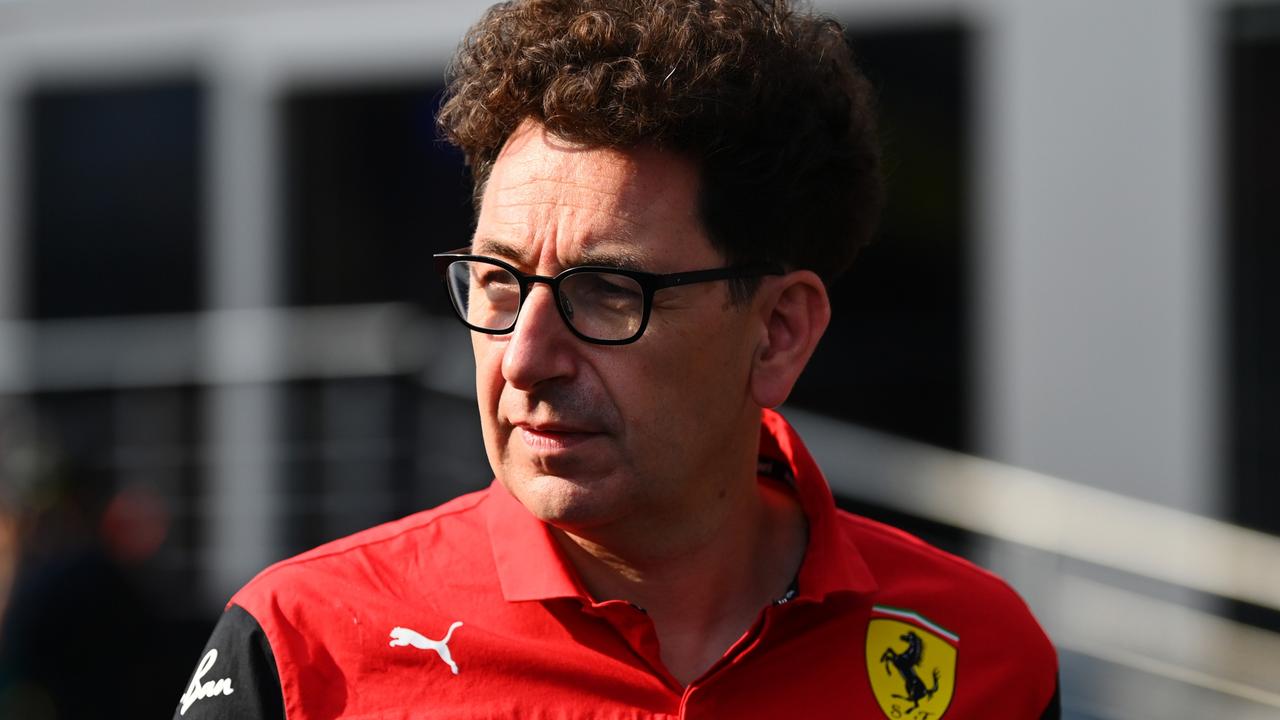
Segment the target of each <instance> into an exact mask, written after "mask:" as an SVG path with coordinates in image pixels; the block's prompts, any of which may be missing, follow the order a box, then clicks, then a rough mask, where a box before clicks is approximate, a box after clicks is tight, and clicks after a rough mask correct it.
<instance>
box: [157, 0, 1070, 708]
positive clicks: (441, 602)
mask: <svg viewBox="0 0 1280 720" xmlns="http://www.w3.org/2000/svg"><path fill="white" fill-rule="evenodd" d="M868 95H869V91H868V89H867V84H866V82H865V80H864V79H863V78H862V77H861V75H860V74H858V72H857V71H856V70H855V68H854V67H853V65H852V61H851V59H850V57H849V52H848V50H847V48H846V47H845V44H844V41H843V38H842V35H841V32H840V29H839V27H838V26H836V25H835V24H834V23H830V22H826V21H822V20H818V19H815V18H813V17H811V16H808V15H805V14H800V13H796V12H793V11H792V10H791V9H790V8H789V7H788V6H787V5H786V3H785V2H783V1H782V0H777V1H776V2H763V1H761V0H754V1H753V0H705V1H703V2H689V1H688V0H517V2H514V3H510V4H506V5H502V6H498V7H496V8H494V9H492V10H491V11H490V12H489V13H488V14H487V15H486V16H485V17H484V18H483V19H482V20H481V21H480V23H479V24H478V25H477V26H476V27H475V28H473V29H472V31H471V32H470V34H469V35H468V36H467V38H466V40H465V41H464V43H463V45H462V47H461V49H460V50H459V55H458V58H457V59H456V61H455V65H454V75H453V78H452V81H451V86H450V96H449V99H448V101H447V102H446V104H445V105H444V107H443V108H442V111H441V114H440V123H441V126H442V127H443V128H444V130H445V131H446V133H447V134H448V136H449V137H450V138H451V139H452V140H453V141H454V142H455V143H457V144H458V145H459V146H460V147H461V148H462V149H463V151H464V152H465V153H466V155H467V159H468V162H469V164H470V165H471V168H472V171H473V173H474V176H475V178H474V179H475V182H476V195H477V208H478V218H477V223H476V230H475V234H474V237H473V238H472V241H471V244H470V245H469V247H467V248H464V249H461V250H458V251H455V252H452V253H445V254H442V255H439V256H437V265H438V269H439V271H440V272H441V273H442V274H443V275H444V277H445V281H446V288H447V290H448V292H449V294H450V296H451V298H452V300H453V303H454V306H455V308H456V310H457V311H458V314H459V317H460V318H461V319H462V320H463V322H464V323H465V324H466V325H467V326H468V327H470V328H471V330H472V341H473V351H474V355H475V363H476V388H477V395H478V399H479V406H480V416H481V424H482V428H483V434H484V440H485V446H486V449H487V452H488V457H489V461H490V463H491V465H492V467H493V470H494V474H495V476H496V480H495V482H494V483H493V485H492V486H491V487H490V488H489V489H488V490H485V491H483V492H479V493H475V494H471V495H468V496H465V497H462V498H459V499H457V500H455V501H453V502H450V503H448V504H446V505H444V506H442V507H439V508H436V509H434V510H430V511H427V512H424V513H419V514H418V515H414V516H410V517H408V518H405V519H402V520H399V521H396V522H393V523H390V524H388V525H384V526H381V527H378V528H374V529H373V530H369V531H366V532H364V533H360V534H357V535H355V536H352V537H349V538H346V539H343V540H339V541H337V542H335V543H331V544H329V545H326V546H323V547H321V548H318V549H316V550H313V551H311V552H309V553H305V554H303V555H301V556H299V557H297V558H294V559H291V560H287V561H285V562H283V563H280V564H277V565H275V566H274V567H272V568H270V569H268V570H266V571H265V572H264V573H262V574H261V575H260V576H259V577H258V578H256V579H255V580H254V581H253V582H251V583H250V584H249V585H248V586H247V587H246V588H244V589H243V590H242V591H240V592H239V593H238V594H237V595H236V596H235V597H234V598H232V601H231V603H230V604H229V605H228V610H227V612H226V614H225V615H224V616H223V618H222V620H221V622H220V623H219V625H218V628H217V629H216V630H215V631H214V634H213V638H212V639H211V640H210V643H209V646H208V647H207V648H206V652H205V653H204V654H203V655H202V657H201V659H200V661H199V663H198V666H197V669H196V671H195V673H194V675H193V677H192V679H191V681H190V684H189V686H188V687H187V689H186V692H185V693H184V694H183V696H182V700H181V702H180V704H179V707H178V710H177V712H176V714H175V717H182V718H187V717H281V716H282V715H287V717H289V718H290V719H291V720H298V719H300V718H321V717H326V718H327V717H467V718H478V717H484V718H489V717H537V718H541V717H547V718H552V717H554V718H624V717H625V718H637V717H668V716H672V717H675V716H679V717H688V718H744V717H745V718H752V717H803V718H810V717H819V718H822V717H833V718H835V717H839V718H848V717H861V718H874V717H881V716H885V717H891V718H917V719H919V720H936V719H937V718H940V717H942V716H943V715H944V714H946V716H947V717H948V718H967V717H981V718H1039V717H1056V715H1057V699H1056V698H1057V693H1056V660H1055V656H1054V652H1053V648H1052V646H1051V645H1050V644H1049V643H1048V641H1047V639H1046V638H1045V636H1044V634H1043V633H1042V632H1041V630H1040V628H1039V627H1038V625H1037V624H1036V622H1035V620H1034V619H1033V618H1032V617H1031V615H1030V614H1029V612H1028V611H1027V609H1026V606H1025V605H1024V604H1023V603H1022V601H1021V600H1020V599H1019V598H1018V597H1017V596H1016V595H1015V594H1014V593H1013V592H1012V591H1011V590H1010V589H1009V588H1008V587H1007V586H1005V585H1004V584H1003V583H1002V582H1001V581H999V580H998V579H996V578H994V577H993V576H991V575H989V574H987V573H985V572H983V571H981V570H979V569H977V568H975V567H974V566H972V565H970V564H968V563H966V562H965V561H963V560H960V559H957V558H954V557H952V556H949V555H946V554H944V553H942V552H940V551H938V550H935V549H933V548H930V547H928V546H926V545H924V544H923V543H921V542H919V541H918V540H916V539H914V538H912V537H910V536H907V535H905V534H903V533H901V532H898V531H895V530H892V529H889V528H886V527H884V526H881V525H879V524H876V523H874V522H871V521H869V520H866V519H862V518H858V517H854V516H851V515H848V514H846V513H843V512H839V511H837V510H836V509H835V507H834V505H833V502H832V498H831V494H830V491H829V490H828V489H827V486H826V484H825V481H824V480H823V478H822V476H821V473H820V472H819V470H818V468H817V467H816V466H815V464H814V462H813V460H812V459H811V457H810V456H809V454H808V452H807V451H806V450H805V448H804V445H803V444H802V443H801V441H800V439H799V438H798V437H797V436H796V434H795V433H794V432H793V431H792V430H791V428H790V427H789V426H788V425H787V424H786V422H785V421H784V420H783V419H782V418H781V417H780V416H779V415H777V414H775V413H774V412H772V411H771V410H769V409H768V408H772V407H775V406H777V405H779V404H780V403H782V402H783V400H785V399H786V397H787V395H788V393H789V392H790V390H791V388H792V386H793V385H794V383H795V382H796V379H797V377H798V376H799V375H800V373H801V371H802V370H803V369H804V366H805V364H806V363H807V361H808V359H809V357H810V355H811V354H812V352H813V350H814V347H815V346H816V345H817V343H818V341H819V339H820V337H821V336H822V334H823V332H824V330H825V329H826V326H827V323H828V319H829V316H830V306H829V303H828V299H827V292H826V284H827V283H828V282H829V281H830V280H831V279H833V278H834V277H835V276H836V275H838V274H839V273H840V272H841V271H842V270H843V269H844V268H845V267H847V266H848V264H849V263H850V262H851V261H852V259H853V256H854V254H855V253H856V251H857V249H858V247H859V246H860V245H862V244H863V243H864V242H865V241H866V239H867V237H868V236H869V234H870V232H871V228H872V225H873V221H874V215H875V211H876V209H877V207H878V204H879V194H878V193H879V186H878V182H877V173H878V167H877V155H876V151H875V142H874V138H873V132H872V120H871V113H870V110H869V105H870V102H869V97H868Z"/></svg>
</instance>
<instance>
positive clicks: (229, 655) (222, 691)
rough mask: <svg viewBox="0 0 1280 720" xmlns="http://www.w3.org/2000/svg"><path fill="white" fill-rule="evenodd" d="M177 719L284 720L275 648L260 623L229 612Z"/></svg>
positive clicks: (235, 607) (189, 684)
mask: <svg viewBox="0 0 1280 720" xmlns="http://www.w3.org/2000/svg"><path fill="white" fill-rule="evenodd" d="M173 718H174V720H209V719H211V718H219V719H222V718H226V719H231V718H247V719H248V720H284V699H283V696H282V694H281V692H280V673H279V671H278V670H276V660H275V656H274V655H273V654H272V652H271V645H270V644H269V643H268V642H267V636H266V633H264V632H262V627H261V626H259V625H258V621H257V620H255V619H254V618H253V616H252V615H250V614H249V613H248V612H246V611H245V610H244V609H243V608H241V607H240V606H239V605H232V606H231V607H229V608H227V611H226V612H224V613H223V614H222V617H221V618H219V620H218V624H217V626H216V627H214V628H213V635H212V636H210V638H209V642H208V644H206V645H205V647H204V651H203V652H201V653H200V659H199V661H198V662H197V663H196V669H195V672H194V673H192V675H191V679H190V680H188V681H187V687H186V688H185V689H184V690H183V692H182V697H181V699H179V700H178V707H177V709H176V710H174V713H173Z"/></svg>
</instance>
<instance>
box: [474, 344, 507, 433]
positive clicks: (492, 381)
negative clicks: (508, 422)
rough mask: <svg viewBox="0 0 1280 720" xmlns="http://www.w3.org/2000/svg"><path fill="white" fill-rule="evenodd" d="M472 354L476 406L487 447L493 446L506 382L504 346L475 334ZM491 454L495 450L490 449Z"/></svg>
mask: <svg viewBox="0 0 1280 720" xmlns="http://www.w3.org/2000/svg"><path fill="white" fill-rule="evenodd" d="M473 335H475V337H474V338H473V339H472V352H473V355H474V357H475V363H476V404H477V406H478V408H479V410H480V423H481V426H482V428H483V429H484V434H485V441H486V444H487V445H492V442H493V441H494V440H495V439H496V434H497V432H498V426H499V423H498V403H499V401H500V400H501V398H502V389H503V386H504V385H505V381H504V379H503V377H502V346H501V344H499V343H495V342H493V341H492V340H490V339H488V338H486V337H484V336H483V335H480V334H479V333H473ZM489 449H490V452H492V451H493V448H492V447H490V448H489Z"/></svg>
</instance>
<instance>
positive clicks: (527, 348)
mask: <svg viewBox="0 0 1280 720" xmlns="http://www.w3.org/2000/svg"><path fill="white" fill-rule="evenodd" d="M697 192H698V176H697V172H696V169H695V168H694V166H693V165H692V164H690V163H688V162H686V161H684V160H683V159H682V158H679V157H677V156H674V155H671V154H667V153H664V152H661V151H657V150H653V149H648V148H640V149H635V150H631V151H626V152H623V151H617V150H607V149H582V148H579V147H575V146H572V145H570V144H569V143H566V142H563V141H561V140H559V139H558V138H556V137H554V136H552V135H549V134H548V133H546V132H545V131H544V129H543V128H542V127H541V126H540V125H537V124H534V123H526V124H525V125H522V126H521V127H520V129H518V130H517V131H516V132H515V133H514V134H513V135H512V137H511V139H510V140H508V142H507V145H506V147H505V148H504V149H503V151H502V154H501V155H500V156H499V158H498V160H497V162H496V163H495V164H494V166H493V170H492V173H491V174H490V177H489V181H488V184H487V186H486V188H485V192H484V197H483V201H482V205H481V210H480V216H479V219H478V222H477V227H476V234H475V238H474V241H473V244H472V252H473V253H476V254H480V255H488V256H491V257H500V258H502V259H504V260H506V261H508V262H510V263H511V264H513V265H515V266H516V267H518V268H520V269H521V270H522V271H524V272H526V273H536V274H539V275H556V274H558V273H559V272H561V271H563V270H564V269H566V268H569V267H573V266H576V265H589V264H604V265H618V264H622V265H625V266H627V267H630V268H632V269H638V270H645V271H649V272H658V273H669V272H682V271H689V270H701V269H705V268H713V267H719V266H721V265H723V264H724V258H723V257H721V255H720V254H719V253H718V252H717V251H715V250H714V249H713V248H712V246H711V244H710V242H709V241H708V239H707V237H706V233H705V231H704V230H703V228H702V223H701V221H700V220H699V219H698V215H697ZM751 317H752V312H751V311H750V310H749V308H747V307H738V306H734V305H731V304H730V303H729V288H728V286H727V283H725V282H713V283H706V284H699V285H690V286H687V287H680V288H670V289H665V290H659V291H658V292H657V293H656V295H655V296H654V301H653V312H652V315H651V317H650V320H649V325H648V328H647V329H646V330H645V332H644V335H643V336H641V337H640V339H639V340H637V341H636V342H634V343H632V344H629V345H621V346H604V345H593V344H589V343H587V342H584V341H582V340H580V339H578V338H577V337H575V336H574V335H573V334H572V333H571V332H570V330H569V329H568V328H567V327H566V326H565V324H564V321H563V320H562V319H561V317H560V315H559V314H558V313H557V310H556V308H555V304H554V299H553V298H552V293H551V290H550V287H549V286H547V285H545V284H535V285H534V286H533V287H532V290H531V291H530V294H529V296H528V298H527V299H526V300H525V303H524V306H523V307H522V309H521V311H520V316H519V319H518V321H517V323H516V327H515V329H514V331H513V332H512V333H511V334H509V335H484V334H481V333H473V334H472V345H473V349H474V351H475V360H476V389H477V392H478V396H479V404H480V414H481V420H482V424H483V429H484V439H485V447H486V450H487V453H488V456H489V462H490V463H491V464H492V466H493V469H494V472H495V474H496V475H497V477H498V479H499V480H500V481H501V482H502V483H503V484H504V485H505V486H506V487H507V489H508V490H509V491H510V492H511V493H512V495H514V496H515V497H516V498H517V499H518V500H520V502H521V503H522V504H524V506H525V507H526V508H528V509H529V510H530V511H531V512H532V513H533V514H534V515H536V516H537V517H539V518H541V519H543V520H545V521H547V522H550V523H552V524H553V525H556V526H557V527H559V528H561V529H563V530H566V531H569V532H577V533H590V532H600V531H602V530H605V529H608V528H626V527H630V528H632V529H634V528H637V527H644V528H652V531H654V532H661V531H662V528H663V527H664V526H667V525H669V524H671V523H680V522H687V521H688V519H689V518H693V517H697V513H699V512H700V511H702V510H708V509H710V508H711V507H712V506H714V504H715V499H716V498H718V497H719V498H723V497H724V484H725V482H727V480H726V475H728V474H729V471H730V470H731V468H729V467H727V462H726V456H733V454H734V451H735V450H740V449H741V448H742V447H744V443H747V442H754V433H755V432H756V427H757V423H758V418H759V415H758V412H759V410H758V408H755V407H754V406H753V405H752V404H751V401H750V394H749V392H748V379H749V375H750V367H751V359H752V353H753V351H754V348H755V346H756V342H757V340H756V335H755V334H753V333H754V332H755V325H754V324H753V323H752V321H751ZM739 454H740V453H739ZM732 470H733V471H735V472H736V471H737V468H732Z"/></svg>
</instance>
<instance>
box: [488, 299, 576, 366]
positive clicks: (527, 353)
mask: <svg viewBox="0 0 1280 720" xmlns="http://www.w3.org/2000/svg"><path fill="white" fill-rule="evenodd" d="M577 344H578V342H577V338H575V337H574V336H573V333H571V332H570V331H569V328H568V327H566V326H565V324H564V320H563V319H562V318H561V317H560V314H559V311H557V310H556V300H555V295H554V293H552V292H551V288H550V287H544V286H540V285H534V286H533V288H532V289H531V290H530V291H529V295H528V297H526V298H525V299H524V304H522V305H521V306H520V315H519V316H518V317H517V318H516V326H515V328H514V329H512V331H511V334H510V335H508V336H507V346H506V349H505V350H504V351H503V356H502V376H503V378H505V379H506V381H507V383H509V384H510V385H511V386H513V387H515V388H517V389H519V390H530V389H532V388H533V387H535V386H537V385H538V384H540V383H544V382H547V381H549V380H556V379H562V378H566V377H571V376H572V375H573V373H574V368H575V358H574V348H575V347H576V346H577Z"/></svg>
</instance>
